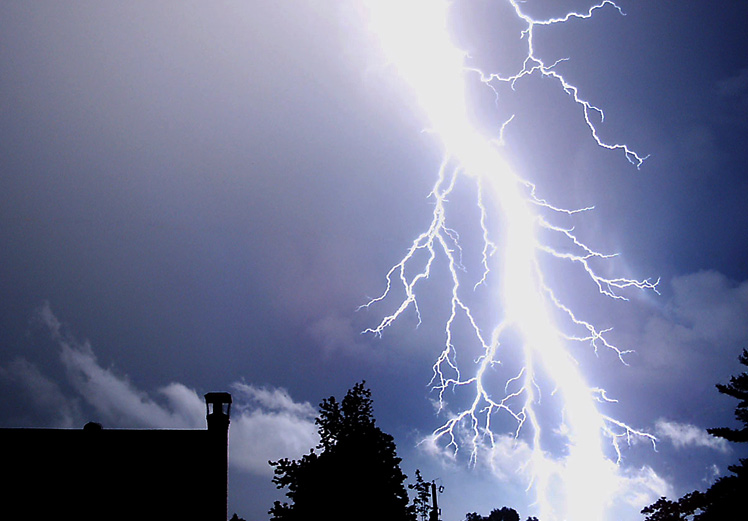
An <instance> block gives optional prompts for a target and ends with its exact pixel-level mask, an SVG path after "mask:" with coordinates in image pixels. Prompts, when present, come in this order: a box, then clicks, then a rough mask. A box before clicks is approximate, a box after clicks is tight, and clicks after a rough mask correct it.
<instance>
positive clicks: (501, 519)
mask: <svg viewBox="0 0 748 521" xmlns="http://www.w3.org/2000/svg"><path fill="white" fill-rule="evenodd" d="M487 520H488V521H519V514H518V513H517V511H516V510H514V509H513V508H509V507H501V508H500V509H499V508H496V509H494V510H491V513H490V514H488V518H487Z"/></svg>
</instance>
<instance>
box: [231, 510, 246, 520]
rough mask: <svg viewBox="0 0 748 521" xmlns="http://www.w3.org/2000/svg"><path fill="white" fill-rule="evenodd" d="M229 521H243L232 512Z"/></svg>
mask: <svg viewBox="0 0 748 521" xmlns="http://www.w3.org/2000/svg"><path fill="white" fill-rule="evenodd" d="M229 521H244V519H243V518H241V517H239V516H238V515H236V512H234V515H233V516H231V519H229Z"/></svg>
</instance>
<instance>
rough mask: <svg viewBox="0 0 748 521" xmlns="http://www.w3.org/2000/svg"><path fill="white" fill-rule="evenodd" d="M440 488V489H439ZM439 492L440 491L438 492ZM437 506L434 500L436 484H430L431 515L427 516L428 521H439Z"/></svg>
mask: <svg viewBox="0 0 748 521" xmlns="http://www.w3.org/2000/svg"><path fill="white" fill-rule="evenodd" d="M439 488H441V487H439ZM439 492H441V490H440V491H439ZM439 514H441V512H439V505H438V503H437V500H436V482H434V481H432V482H431V515H430V516H429V521H439Z"/></svg>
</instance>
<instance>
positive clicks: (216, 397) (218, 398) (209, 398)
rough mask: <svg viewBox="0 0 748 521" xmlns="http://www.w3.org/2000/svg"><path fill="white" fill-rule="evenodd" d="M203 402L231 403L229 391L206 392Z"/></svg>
mask: <svg viewBox="0 0 748 521" xmlns="http://www.w3.org/2000/svg"><path fill="white" fill-rule="evenodd" d="M205 403H231V393H225V392H221V393H207V394H206V395H205Z"/></svg>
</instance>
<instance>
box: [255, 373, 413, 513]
mask: <svg viewBox="0 0 748 521" xmlns="http://www.w3.org/2000/svg"><path fill="white" fill-rule="evenodd" d="M319 407H320V413H319V416H318V417H317V419H316V420H315V423H316V424H317V430H318V432H319V435H320V443H319V445H318V446H317V447H316V448H313V449H311V451H310V452H309V454H306V455H304V456H303V457H302V458H301V459H300V460H289V459H287V458H286V459H281V460H279V461H275V462H273V461H271V462H270V464H271V465H272V466H273V467H275V468H274V474H275V476H274V477H273V483H275V485H276V486H277V487H278V488H279V489H286V490H287V491H286V496H287V497H288V498H289V500H290V503H281V502H280V501H276V502H275V504H274V505H273V507H272V508H271V509H270V511H269V513H270V514H271V516H272V517H271V519H272V520H276V521H296V520H303V521H308V520H310V519H325V520H326V521H336V520H341V521H342V520H343V519H345V520H346V521H348V520H350V519H354V518H356V517H359V518H361V517H365V518H366V519H382V520H385V519H386V520H392V521H414V520H415V514H414V512H413V509H412V508H410V507H409V506H408V493H407V491H406V489H405V485H404V481H405V478H406V476H405V474H403V472H402V471H401V470H400V461H401V460H400V458H398V457H397V453H396V447H395V442H394V439H393V438H392V436H390V435H389V434H386V433H384V432H382V431H381V430H380V429H379V427H377V426H376V423H375V420H374V414H373V406H372V400H371V391H370V390H369V389H368V388H366V386H365V382H361V383H358V384H356V385H354V387H353V388H352V389H350V390H349V391H348V392H347V394H346V395H345V397H344V398H343V401H342V402H338V401H337V400H336V399H335V397H330V398H327V399H325V400H323V401H322V403H321V404H320V406H319Z"/></svg>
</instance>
